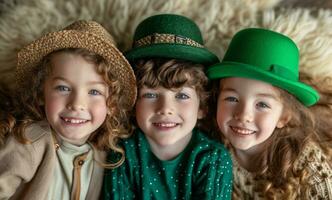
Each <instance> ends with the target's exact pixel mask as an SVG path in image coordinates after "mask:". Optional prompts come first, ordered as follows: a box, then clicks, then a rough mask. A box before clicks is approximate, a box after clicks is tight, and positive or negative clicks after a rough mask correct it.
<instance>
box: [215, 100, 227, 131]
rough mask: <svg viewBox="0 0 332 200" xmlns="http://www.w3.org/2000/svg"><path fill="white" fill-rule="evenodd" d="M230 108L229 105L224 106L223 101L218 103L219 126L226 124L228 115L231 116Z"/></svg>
mask: <svg viewBox="0 0 332 200" xmlns="http://www.w3.org/2000/svg"><path fill="white" fill-rule="evenodd" d="M229 112H230V111H229V109H228V108H227V106H224V105H223V104H221V103H218V105H217V114H216V117H217V123H218V126H219V128H221V126H222V125H223V124H224V122H225V121H226V120H227V118H228V116H229Z"/></svg>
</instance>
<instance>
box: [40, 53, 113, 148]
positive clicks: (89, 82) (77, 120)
mask: <svg viewBox="0 0 332 200" xmlns="http://www.w3.org/2000/svg"><path fill="white" fill-rule="evenodd" d="M51 66H52V70H51V73H50V75H49V76H48V77H47V79H46V81H45V85H44V96H45V112H46V117H47V120H48V122H49V123H50V125H51V126H52V128H53V129H54V130H55V131H56V132H57V133H58V134H60V135H61V136H62V137H64V138H65V139H67V140H68V141H69V142H71V143H73V144H77V145H80V144H83V143H85V142H86V140H87V139H88V137H89V136H90V134H91V133H92V132H94V131H95V130H96V129H98V128H99V127H100V126H101V125H102V124H103V122H104V121H105V118H106V115H107V106H106V99H107V97H108V86H107V85H106V83H105V81H104V80H103V78H102V76H101V75H99V74H98V73H97V71H96V66H95V65H94V64H92V63H89V62H87V61H86V60H84V58H83V57H82V56H79V55H75V54H68V53H57V54H55V55H54V56H52V58H51Z"/></svg>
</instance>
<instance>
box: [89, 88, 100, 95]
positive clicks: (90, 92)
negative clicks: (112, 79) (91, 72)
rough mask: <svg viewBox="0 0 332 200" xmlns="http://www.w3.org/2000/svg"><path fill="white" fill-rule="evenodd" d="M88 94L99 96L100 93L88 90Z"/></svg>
mask: <svg viewBox="0 0 332 200" xmlns="http://www.w3.org/2000/svg"><path fill="white" fill-rule="evenodd" d="M89 94H91V95H101V92H99V91H98V90H94V89H93V90H90V91H89Z"/></svg>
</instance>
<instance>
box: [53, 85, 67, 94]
mask: <svg viewBox="0 0 332 200" xmlns="http://www.w3.org/2000/svg"><path fill="white" fill-rule="evenodd" d="M55 89H56V90H59V91H61V92H68V91H70V88H69V87H67V86H64V85H58V86H56V87H55Z"/></svg>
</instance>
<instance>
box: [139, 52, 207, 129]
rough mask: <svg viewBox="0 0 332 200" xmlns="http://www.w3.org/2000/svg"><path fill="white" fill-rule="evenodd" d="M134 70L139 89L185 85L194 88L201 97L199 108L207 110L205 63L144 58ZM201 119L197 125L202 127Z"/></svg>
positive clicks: (170, 87)
mask: <svg viewBox="0 0 332 200" xmlns="http://www.w3.org/2000/svg"><path fill="white" fill-rule="evenodd" d="M134 72H135V75H136V80H137V87H138V90H139V89H140V88H142V87H143V86H146V87H149V88H156V87H159V86H162V87H164V88H166V89H171V90H173V89H177V88H181V87H184V86H187V87H191V88H194V89H195V90H196V92H197V95H198V97H199V108H200V109H202V110H203V111H204V112H207V105H208V104H207V100H208V97H209V92H208V90H207V87H208V78H207V77H206V75H205V73H204V66H203V65H201V64H195V63H192V62H189V61H184V60H178V59H171V60H169V59H161V58H155V59H150V60H144V59H142V60H138V61H137V62H136V63H135V64H134ZM200 121H201V120H199V121H198V123H197V126H198V127H200V128H202V127H201V123H200Z"/></svg>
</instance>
